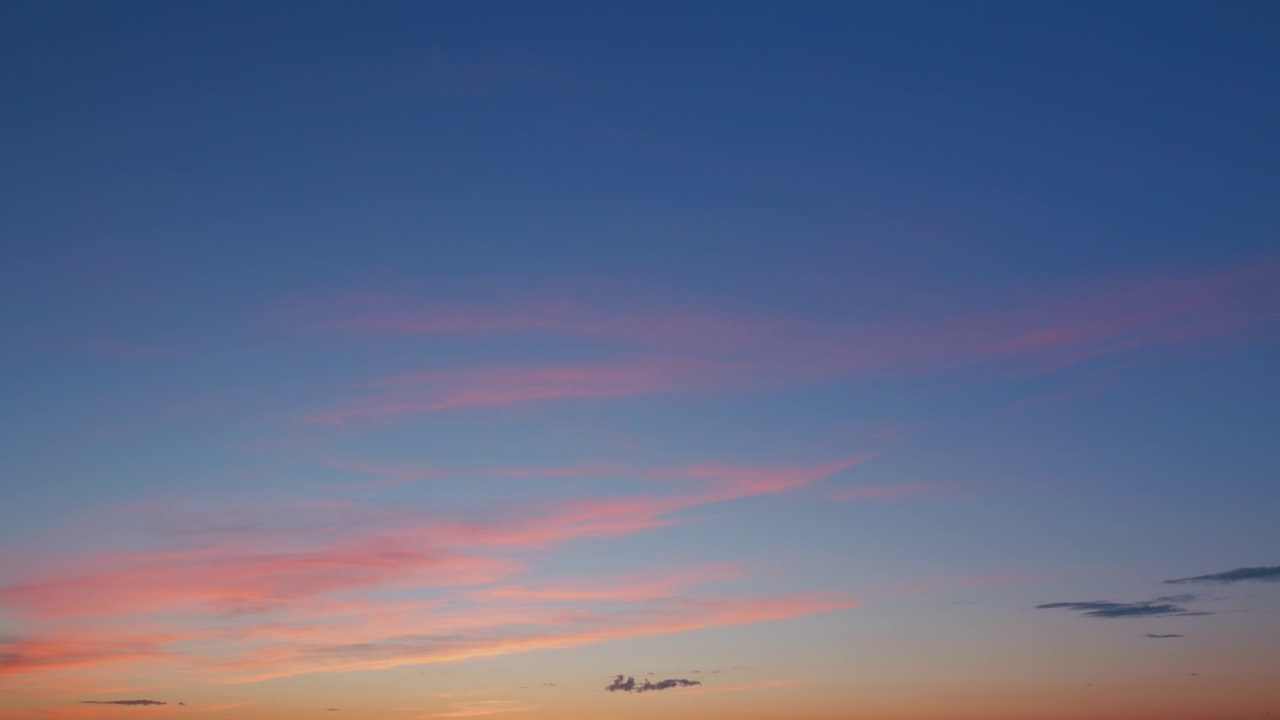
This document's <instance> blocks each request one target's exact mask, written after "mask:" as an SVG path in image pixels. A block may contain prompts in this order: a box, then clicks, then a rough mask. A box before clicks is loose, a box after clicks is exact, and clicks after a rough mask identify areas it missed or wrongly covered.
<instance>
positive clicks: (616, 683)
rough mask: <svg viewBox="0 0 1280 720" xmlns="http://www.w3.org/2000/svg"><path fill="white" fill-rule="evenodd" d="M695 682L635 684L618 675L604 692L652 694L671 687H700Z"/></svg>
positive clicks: (668, 680)
mask: <svg viewBox="0 0 1280 720" xmlns="http://www.w3.org/2000/svg"><path fill="white" fill-rule="evenodd" d="M701 684H702V683H701V682H699V681H697V680H685V679H684V678H668V679H666V680H659V681H658V682H656V683H655V682H649V681H648V680H645V681H644V682H643V683H637V682H636V679H635V678H633V677H627V678H625V679H624V678H623V676H622V675H619V676H617V677H615V678H614V679H613V682H612V683H610V684H609V685H608V686H607V687H605V690H608V691H609V692H638V693H642V692H652V691H654V690H667V689H670V688H673V687H691V686H693V685H701Z"/></svg>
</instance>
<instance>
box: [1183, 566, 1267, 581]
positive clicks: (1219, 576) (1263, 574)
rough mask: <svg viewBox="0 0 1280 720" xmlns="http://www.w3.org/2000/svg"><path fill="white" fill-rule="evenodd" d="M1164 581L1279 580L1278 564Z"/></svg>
mask: <svg viewBox="0 0 1280 720" xmlns="http://www.w3.org/2000/svg"><path fill="white" fill-rule="evenodd" d="M1164 582H1165V584H1166V585H1186V584H1190V583H1219V584H1229V583H1238V582H1280V565H1268V566H1264V567H1242V568H1236V569H1235V570H1227V571H1225V572H1220V573H1213V574H1211V575H1197V576H1195V577H1188V578H1177V579H1175V580H1165V581H1164Z"/></svg>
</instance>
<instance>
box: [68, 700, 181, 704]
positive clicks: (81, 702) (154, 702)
mask: <svg viewBox="0 0 1280 720" xmlns="http://www.w3.org/2000/svg"><path fill="white" fill-rule="evenodd" d="M80 704H81V705H168V704H169V703H167V702H161V701H159V700H81V701H80Z"/></svg>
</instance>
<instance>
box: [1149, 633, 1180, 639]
mask: <svg viewBox="0 0 1280 720" xmlns="http://www.w3.org/2000/svg"><path fill="white" fill-rule="evenodd" d="M1147 637H1149V638H1156V639H1157V640H1160V639H1163V638H1180V637H1185V636H1184V635H1173V634H1170V635H1157V634H1155V633H1147Z"/></svg>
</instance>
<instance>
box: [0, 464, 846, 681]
mask: <svg viewBox="0 0 1280 720" xmlns="http://www.w3.org/2000/svg"><path fill="white" fill-rule="evenodd" d="M861 459H862V458H861V457H855V458H847V459H843V460H838V461H833V462H829V463H819V464H815V465H807V466H793V467H785V466H775V467H750V466H734V465H722V464H699V465H690V466H683V467H681V468H657V469H649V470H648V472H649V474H650V477H651V478H653V479H654V480H655V481H657V482H659V485H658V487H659V488H662V489H663V490H664V491H663V492H651V493H648V494H635V495H628V496H598V497H592V496H579V497H571V498H565V499H562V500H559V501H539V502H537V503H534V504H524V505H521V504H511V505H509V506H506V507H501V508H490V509H489V510H488V511H487V513H486V515H487V516H472V517H468V518H467V519H465V520H463V519H459V518H457V517H449V516H448V515H447V514H445V515H441V514H439V513H426V512H416V511H413V510H411V509H407V508H385V509H378V508H375V507H359V506H352V505H350V504H344V505H341V506H338V507H335V508H334V509H333V510H332V514H333V515H335V517H332V518H331V517H328V516H326V515H325V513H323V512H319V513H308V515H307V517H306V518H305V519H304V520H299V519H298V518H297V517H295V516H294V514H293V513H285V512H279V513H269V512H265V511H262V510H256V511H255V513H256V514H254V515H250V516H247V517H245V518H242V519H239V520H237V519H236V518H235V517H234V516H233V514H228V513H222V514H217V513H214V514H209V513H207V512H206V513H205V514H204V515H205V516H206V519H205V520H204V521H196V522H188V521H187V520H190V518H186V519H184V520H183V521H182V522H177V523H174V522H165V523H148V522H141V521H140V519H138V518H135V519H133V520H132V521H131V524H133V525H135V526H136V527H140V528H151V529H152V531H153V532H155V533H158V535H157V536H156V537H154V538H152V541H153V542H154V541H157V540H158V541H159V542H161V543H162V545H161V546H160V547H157V548H155V549H145V548H143V549H139V548H138V547H137V546H138V544H139V543H138V542H137V541H136V540H135V541H133V542H131V543H130V544H131V545H133V546H134V547H133V549H129V550H108V549H98V550H95V551H90V552H85V553H83V554H73V555H70V556H46V557H41V558H37V557H34V556H33V557H28V558H26V559H25V560H24V561H23V562H22V563H21V566H22V567H26V568H28V571H27V572H26V573H25V574H23V576H22V577H10V578H8V579H7V580H6V581H5V582H4V584H3V585H0V607H3V608H4V609H5V611H6V614H7V615H9V616H11V617H16V618H19V619H21V620H22V621H23V623H24V625H23V626H24V627H26V628H28V629H29V630H28V634H27V635H26V636H25V637H21V638H13V639H8V640H5V641H0V676H5V675H8V676H15V677H16V676H17V675H19V674H20V675H22V676H23V677H25V678H28V681H29V678H30V677H31V676H32V675H33V674H35V675H39V676H47V675H49V674H50V673H55V672H59V671H69V670H73V669H76V668H90V667H94V668H111V669H113V670H120V671H123V670H125V669H128V668H131V667H137V666H139V665H145V664H163V665H166V666H176V667H182V668H184V669H185V671H186V672H188V673H190V674H192V675H193V676H208V677H213V678H222V679H253V678H265V677H278V676H283V675H292V674H299V673H306V672H315V671H327V670H350V669H371V668H382V667H395V666H399V665H407V664H418V663H431V662H447V661H451V660H458V659H465V658H474V657H487V656H493V655H505V654H511V653H520V652H529V651H534V650H540V649H547V648H561V647H575V646H579V645H585V644H591V643H598V642H604V641H608V640H612V639H617V638H624V637H632V636H639V635H651V634H661V633H673V632H682V631H687V630H693V629H698V628H704V627H717V626H724V625H739V624H750V623H756V622H766V621H770V620H780V619H786V618H792V617H800V616H803V615H808V614H812V613H816V612H823V611H828V610H835V609H840V608H847V607H852V606H853V605H854V603H852V602H849V601H848V600H844V599H841V598H830V597H823V596H812V595H790V596H785V595H784V596H779V597H750V596H733V595H728V596H726V595H709V594H707V593H705V592H702V591H699V590H696V589H695V588H698V587H699V586H702V585H705V584H706V583H708V582H712V581H728V580H732V579H734V578H736V577H738V576H739V575H741V574H743V573H744V570H743V569H742V568H739V567H736V566H732V565H726V564H713V565H700V566H690V567H676V568H671V569H669V570H667V571H664V572H662V573H658V572H652V571H651V572H647V573H638V574H637V573H630V574H621V575H617V576H615V577H600V576H595V577H592V578H564V579H562V580H558V581H543V582H539V583H527V582H518V581H516V578H517V577H518V576H519V575H520V574H521V573H523V572H524V571H525V570H526V568H527V566H528V563H529V562H530V561H531V560H532V559H533V558H535V557H536V556H537V555H538V553H540V552H542V551H545V550H547V549H550V548H554V547H556V546H558V545H560V544H563V543H567V542H571V541H573V540H576V539H580V538H602V537H617V536H620V535H626V534H630V533H635V532H639V531H642V530H646V529H649V528H655V527H660V526H662V525H665V524H669V523H671V522H673V521H674V519H673V517H672V514H673V513H676V512H677V511H681V510H687V509H690V508H695V507H699V506H703V505H708V504H711V503H717V502H723V501H726V500H732V499H736V498H743V497H749V496H753V495H763V494H769V493H777V492H783V491H786V490H790V489H794V488H799V487H802V486H805V485H808V484H811V483H814V482H816V481H818V480H821V479H822V478H825V477H827V476H829V475H831V474H834V473H836V472H839V471H840V470H842V469H845V468H848V467H850V466H852V465H853V464H855V463H856V462H858V461H859V460H861ZM677 471H678V472H677ZM673 473H676V474H678V475H679V476H680V477H682V478H684V480H683V481H681V482H679V483H671V482H668V478H669V477H670V476H671V475H672V474H673ZM650 487H653V486H652V485H651V486H650ZM125 519H127V518H125ZM179 527H180V528H181V531H180V532H178V531H177V530H176V529H177V528H179ZM175 533H177V534H175ZM566 604H569V607H566ZM619 605H621V607H619Z"/></svg>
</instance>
